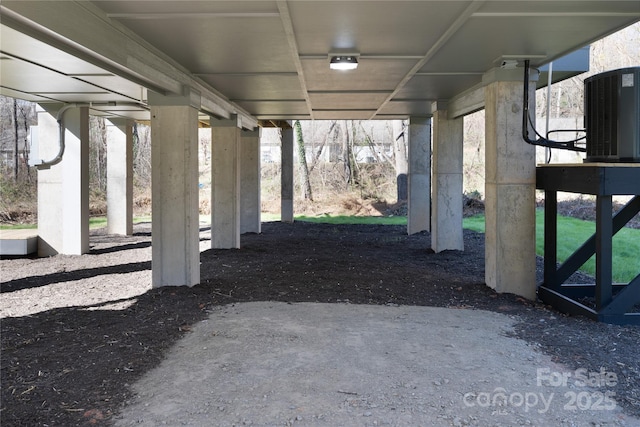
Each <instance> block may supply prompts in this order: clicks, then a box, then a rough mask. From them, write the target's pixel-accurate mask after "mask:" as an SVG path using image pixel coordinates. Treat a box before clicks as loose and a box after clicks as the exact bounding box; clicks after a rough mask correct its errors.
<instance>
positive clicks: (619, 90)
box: [584, 67, 640, 163]
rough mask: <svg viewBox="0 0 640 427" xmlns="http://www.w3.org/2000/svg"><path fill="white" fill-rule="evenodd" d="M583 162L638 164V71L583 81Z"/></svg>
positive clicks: (639, 118) (617, 72)
mask: <svg viewBox="0 0 640 427" xmlns="http://www.w3.org/2000/svg"><path fill="white" fill-rule="evenodd" d="M584 94H585V98H584V100H585V123H584V124H585V128H586V130H587V147H586V148H587V158H586V159H585V161H586V162H634V163H637V162H640V67H632V68H621V69H619V70H613V71H607V72H604V73H601V74H597V75H595V76H591V77H589V78H588V79H586V80H585V81H584Z"/></svg>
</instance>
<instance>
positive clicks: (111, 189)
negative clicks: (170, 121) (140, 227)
mask: <svg viewBox="0 0 640 427" xmlns="http://www.w3.org/2000/svg"><path fill="white" fill-rule="evenodd" d="M111 123H112V124H110V125H109V124H108V125H107V232H108V233H109V234H121V235H125V236H130V235H132V234H133V121H131V120H111Z"/></svg>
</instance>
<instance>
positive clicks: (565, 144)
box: [522, 59, 587, 152]
mask: <svg viewBox="0 0 640 427" xmlns="http://www.w3.org/2000/svg"><path fill="white" fill-rule="evenodd" d="M523 104H524V105H523V106H522V138H523V139H524V140H525V142H526V143H527V144H531V145H540V146H543V147H548V148H559V149H562V150H571V151H581V152H586V151H587V149H586V148H584V147H577V146H576V145H575V144H576V143H577V142H580V141H582V140H584V139H586V137H582V138H576V139H573V140H571V141H553V140H550V139H548V138H545V137H543V136H542V135H540V134H539V133H538V131H536V129H535V127H533V131H534V132H535V134H536V136H537V138H536V139H531V138H529V123H530V122H531V116H530V114H529V60H528V59H527V60H525V61H524V97H523ZM547 114H549V111H547ZM580 131H582V129H581V130H580ZM548 134H549V132H548V131H547V135H548Z"/></svg>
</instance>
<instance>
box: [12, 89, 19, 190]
mask: <svg viewBox="0 0 640 427" xmlns="http://www.w3.org/2000/svg"><path fill="white" fill-rule="evenodd" d="M13 130H14V136H15V139H14V146H13V147H14V150H13V181H14V182H18V157H19V151H18V141H19V137H18V100H17V99H15V98H14V99H13Z"/></svg>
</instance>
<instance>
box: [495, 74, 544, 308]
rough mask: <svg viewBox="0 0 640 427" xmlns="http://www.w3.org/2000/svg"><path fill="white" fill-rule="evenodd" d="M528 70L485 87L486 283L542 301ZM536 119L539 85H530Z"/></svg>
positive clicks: (532, 106)
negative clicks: (528, 137) (526, 129)
mask: <svg viewBox="0 0 640 427" xmlns="http://www.w3.org/2000/svg"><path fill="white" fill-rule="evenodd" d="M522 80H523V71H522V69H512V70H503V69H496V70H493V71H491V72H489V73H487V74H486V75H485V76H484V81H485V83H487V86H485V109H486V115H485V139H486V159H485V168H486V171H485V215H486V234H485V280H486V283H487V285H488V286H490V287H491V288H493V289H495V290H496V291H497V292H501V293H502V292H508V293H513V294H516V295H520V296H523V297H525V298H529V299H535V297H536V248H535V243H536V233H535V231H536V230H535V227H536V222H535V181H536V153H535V147H534V146H532V145H528V144H526V143H525V142H524V141H523V139H522V109H523V108H522V107H523V82H522ZM529 99H530V100H531V105H530V111H531V114H532V115H535V83H533V84H531V85H530V98H529Z"/></svg>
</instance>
